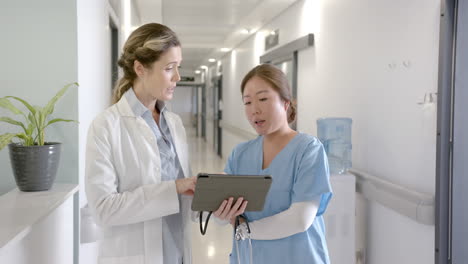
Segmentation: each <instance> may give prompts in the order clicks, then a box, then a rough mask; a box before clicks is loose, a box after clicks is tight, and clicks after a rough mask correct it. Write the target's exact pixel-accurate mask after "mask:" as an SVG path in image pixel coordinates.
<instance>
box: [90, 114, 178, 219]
mask: <svg viewBox="0 0 468 264" xmlns="http://www.w3.org/2000/svg"><path fill="white" fill-rule="evenodd" d="M106 133H107V134H108V131H106V129H105V128H101V129H99V131H98V129H97V127H96V126H95V124H94V123H93V124H92V125H91V127H90V131H89V134H88V140H87V146H86V171H85V191H86V196H87V198H88V204H89V207H90V209H91V212H92V215H93V216H94V219H95V221H96V223H97V224H99V225H101V226H115V225H127V224H133V223H139V222H143V221H147V220H150V219H155V218H160V217H163V216H166V215H170V214H174V213H178V212H179V210H180V208H179V197H178V195H177V190H176V186H175V182H174V181H165V182H161V183H157V184H148V185H143V186H138V187H136V188H135V189H133V190H129V191H122V192H120V191H118V177H117V173H116V170H115V167H114V163H113V162H112V154H111V150H110V149H111V143H110V142H109V136H108V135H107V136H106ZM136 173H138V172H136ZM128 176H130V177H136V175H128Z"/></svg>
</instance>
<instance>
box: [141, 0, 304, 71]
mask: <svg viewBox="0 0 468 264" xmlns="http://www.w3.org/2000/svg"><path fill="white" fill-rule="evenodd" d="M295 1H296V0H196V1H195V0H138V1H137V2H136V3H137V4H136V8H137V11H138V13H139V14H140V17H141V21H142V23H148V22H154V21H161V19H162V23H163V24H165V25H167V26H169V27H170V28H171V29H172V30H174V31H175V32H176V33H177V35H178V36H179V38H180V41H181V43H182V56H183V62H182V65H181V66H182V68H183V69H185V71H184V72H187V71H190V72H193V71H194V70H196V69H198V68H199V67H200V66H201V65H207V66H208V65H210V62H208V59H209V58H215V59H220V58H221V57H222V56H224V52H222V51H220V48H230V49H232V48H235V47H236V46H237V45H238V44H239V43H240V42H241V41H243V40H244V39H246V38H247V37H249V34H252V33H253V32H255V31H256V30H258V29H259V28H260V27H262V26H263V25H265V24H267V23H268V22H269V21H271V20H272V19H273V18H274V17H275V16H277V15H278V14H280V13H281V12H282V11H283V10H285V9H286V8H288V7H289V6H290V5H291V4H292V3H294V2H295ZM155 9H160V10H161V12H160V13H158V11H157V10H155ZM242 29H248V30H251V31H253V32H250V33H246V32H245V30H244V32H243V31H242ZM213 63H214V62H213Z"/></svg>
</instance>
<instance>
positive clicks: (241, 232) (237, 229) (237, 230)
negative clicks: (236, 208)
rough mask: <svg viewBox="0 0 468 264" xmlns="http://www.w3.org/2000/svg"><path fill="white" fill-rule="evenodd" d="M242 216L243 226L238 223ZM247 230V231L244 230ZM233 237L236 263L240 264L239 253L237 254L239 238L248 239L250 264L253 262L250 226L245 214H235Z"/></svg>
mask: <svg viewBox="0 0 468 264" xmlns="http://www.w3.org/2000/svg"><path fill="white" fill-rule="evenodd" d="M241 217H242V218H244V223H245V226H246V227H247V228H246V229H247V230H245V228H243V226H242V225H241V224H240V218H241ZM246 231H247V232H246ZM234 239H235V240H236V252H237V264H241V262H240V254H239V240H246V239H248V240H249V251H250V264H253V251H252V239H251V238H250V226H249V221H248V220H247V217H245V215H238V216H236V221H235V222H234Z"/></svg>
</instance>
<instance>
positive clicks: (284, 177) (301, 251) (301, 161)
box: [224, 133, 332, 264]
mask: <svg viewBox="0 0 468 264" xmlns="http://www.w3.org/2000/svg"><path fill="white" fill-rule="evenodd" d="M262 163H263V136H259V137H257V138H256V139H254V140H251V141H248V142H245V143H241V144H239V145H237V146H236V148H234V150H233V151H232V153H231V155H230V157H229V159H228V162H227V164H226V167H225V169H224V171H225V172H226V173H228V174H241V175H271V176H272V178H273V182H272V185H271V188H270V191H269V192H268V195H267V197H266V201H265V206H264V208H263V211H260V212H246V213H245V215H246V217H247V218H248V220H249V221H255V220H258V219H262V218H265V217H269V216H272V215H275V214H278V213H280V212H282V211H285V210H287V209H288V208H289V207H290V206H291V204H292V203H295V202H304V201H312V200H314V199H316V198H317V197H320V205H319V209H318V212H317V215H316V217H315V220H314V222H313V224H312V225H311V226H310V228H309V229H308V230H307V231H305V232H302V233H298V234H295V235H292V236H289V237H286V238H282V239H276V240H252V248H253V262H254V263H268V264H275V263H278V264H279V263H281V264H284V263H295V264H301V263H311V264H312V263H313V264H322V263H327V264H328V263H330V260H329V257H328V249H327V243H326V241H325V225H324V220H323V217H322V214H323V213H324V212H325V210H326V208H327V205H328V202H329V201H330V198H331V196H332V189H331V185H330V174H329V168H328V161H327V156H326V153H325V150H324V148H323V145H322V143H320V141H319V140H318V139H317V138H315V137H313V136H311V135H307V134H304V133H298V134H297V135H296V136H295V137H294V138H293V139H292V140H291V141H290V142H289V143H288V144H287V145H286V146H285V147H284V148H283V150H281V152H279V153H278V154H277V155H276V157H275V158H274V159H273V161H272V162H271V163H270V166H269V167H268V168H266V169H264V170H263V169H262ZM271 232H275V230H271ZM234 243H235V241H233V250H232V254H231V257H230V262H231V263H233V264H234V263H237V255H236V250H235V244H234ZM239 250H240V255H241V263H249V257H250V253H249V246H248V241H247V240H245V241H239Z"/></svg>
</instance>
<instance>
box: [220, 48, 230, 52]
mask: <svg viewBox="0 0 468 264" xmlns="http://www.w3.org/2000/svg"><path fill="white" fill-rule="evenodd" d="M220 50H221V51H222V52H228V51H230V50H231V49H230V48H221V49H220Z"/></svg>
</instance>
